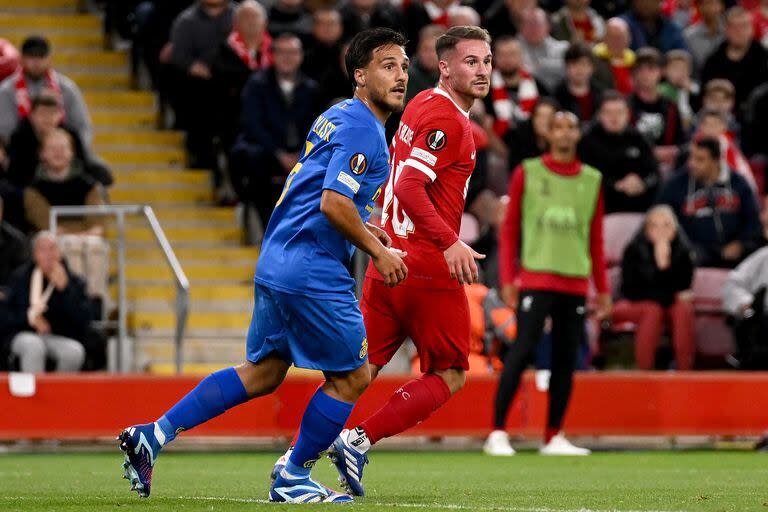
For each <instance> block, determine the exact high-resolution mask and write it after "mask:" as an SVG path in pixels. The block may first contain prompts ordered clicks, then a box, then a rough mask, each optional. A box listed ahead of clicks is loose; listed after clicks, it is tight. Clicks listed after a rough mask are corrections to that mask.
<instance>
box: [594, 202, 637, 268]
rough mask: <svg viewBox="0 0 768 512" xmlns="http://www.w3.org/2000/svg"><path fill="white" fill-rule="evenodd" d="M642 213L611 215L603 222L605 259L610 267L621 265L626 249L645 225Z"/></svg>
mask: <svg viewBox="0 0 768 512" xmlns="http://www.w3.org/2000/svg"><path fill="white" fill-rule="evenodd" d="M644 218H645V216H644V215H643V214H642V213H611V214H609V215H606V216H605V220H604V221H603V238H604V239H605V242H604V243H605V259H606V263H607V264H608V266H609V267H610V266H613V265H618V264H619V263H621V257H622V256H623V254H624V249H625V248H626V247H627V244H629V242H630V241H631V240H632V238H633V237H634V236H635V233H637V230H638V229H640V226H642V224H643V219H644Z"/></svg>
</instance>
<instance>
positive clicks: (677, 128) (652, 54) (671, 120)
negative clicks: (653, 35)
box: [629, 48, 685, 167]
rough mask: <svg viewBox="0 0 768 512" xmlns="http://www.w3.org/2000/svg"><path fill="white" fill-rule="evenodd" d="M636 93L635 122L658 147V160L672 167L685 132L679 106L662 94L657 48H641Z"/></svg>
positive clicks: (632, 103)
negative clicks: (660, 90) (660, 92)
mask: <svg viewBox="0 0 768 512" xmlns="http://www.w3.org/2000/svg"><path fill="white" fill-rule="evenodd" d="M632 78H633V80H634V82H635V93H634V94H632V95H631V96H630V99H629V105H630V108H631V110H632V122H633V124H634V125H635V127H637V129H638V130H639V131H640V133H642V134H643V135H645V136H646V137H647V138H648V140H649V141H651V142H652V143H653V145H654V146H655V148H654V150H653V152H654V155H655V156H656V160H657V161H658V162H659V163H660V164H662V165H665V166H667V167H671V166H672V165H673V164H674V162H675V159H676V158H677V153H678V151H679V145H680V144H682V143H683V142H685V132H684V131H683V124H682V120H681V118H680V111H679V110H678V109H677V106H676V105H675V104H674V103H672V102H671V101H669V100H668V99H666V98H664V97H663V96H661V95H660V94H659V83H660V82H661V54H660V53H659V52H658V50H656V49H655V48H641V49H640V50H639V51H638V52H637V61H636V62H635V67H634V69H633V70H632Z"/></svg>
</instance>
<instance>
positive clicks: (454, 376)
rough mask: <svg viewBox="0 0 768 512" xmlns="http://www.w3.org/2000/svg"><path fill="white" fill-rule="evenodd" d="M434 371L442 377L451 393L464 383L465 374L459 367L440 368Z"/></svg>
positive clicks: (465, 380) (465, 379)
mask: <svg viewBox="0 0 768 512" xmlns="http://www.w3.org/2000/svg"><path fill="white" fill-rule="evenodd" d="M435 373H436V374H437V375H438V376H439V377H440V378H441V379H443V382H445V385H446V386H448V389H450V390H451V394H452V395H453V394H455V393H456V392H458V391H459V390H460V389H461V388H463V387H464V383H465V382H467V374H466V372H465V371H464V370H463V369H461V368H451V369H448V370H442V371H439V372H435Z"/></svg>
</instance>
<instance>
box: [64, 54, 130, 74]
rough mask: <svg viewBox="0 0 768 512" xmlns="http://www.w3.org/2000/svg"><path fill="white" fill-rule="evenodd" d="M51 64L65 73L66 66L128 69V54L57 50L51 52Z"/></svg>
mask: <svg viewBox="0 0 768 512" xmlns="http://www.w3.org/2000/svg"><path fill="white" fill-rule="evenodd" d="M53 65H54V67H55V68H56V69H59V70H61V71H62V72H64V73H66V71H65V70H66V69H67V67H71V68H74V69H79V68H96V69H113V70H114V69H118V70H119V71H123V72H124V71H126V70H127V69H128V54H127V53H125V52H57V53H55V54H53Z"/></svg>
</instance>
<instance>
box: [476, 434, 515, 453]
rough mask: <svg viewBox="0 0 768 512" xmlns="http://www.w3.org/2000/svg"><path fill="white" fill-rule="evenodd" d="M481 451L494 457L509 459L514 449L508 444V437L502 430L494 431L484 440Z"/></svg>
mask: <svg viewBox="0 0 768 512" xmlns="http://www.w3.org/2000/svg"><path fill="white" fill-rule="evenodd" d="M483 451H484V452H485V453H486V454H487V455H493V456H495V457H509V456H511V455H514V454H515V449H514V448H512V445H510V444H509V436H508V435H507V433H506V432H504V431H503V430H494V431H493V432H491V435H489V436H488V439H486V440H485V445H483Z"/></svg>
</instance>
